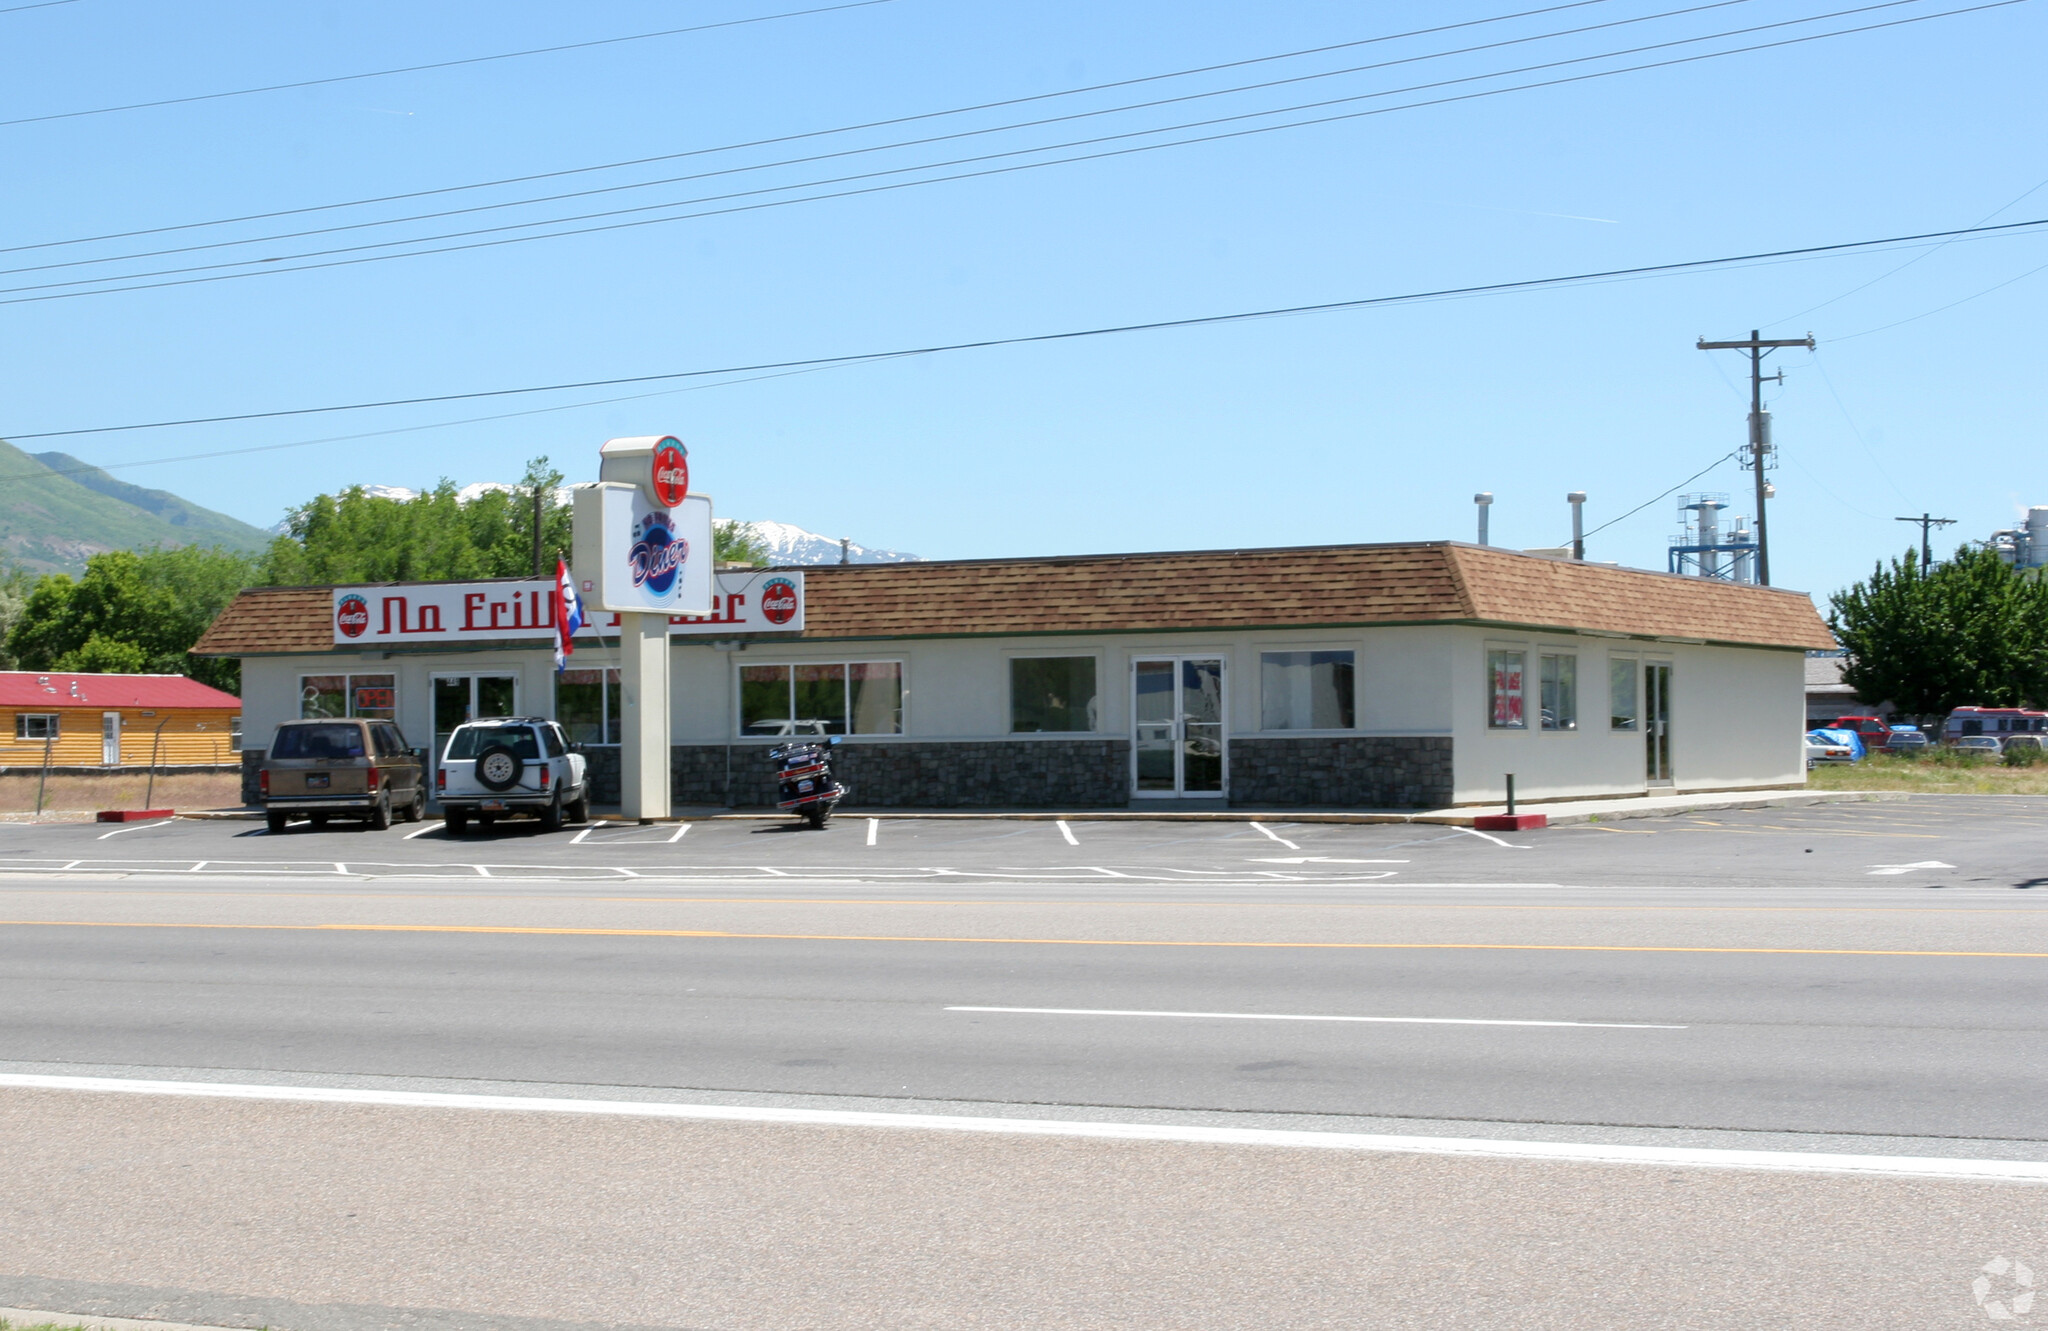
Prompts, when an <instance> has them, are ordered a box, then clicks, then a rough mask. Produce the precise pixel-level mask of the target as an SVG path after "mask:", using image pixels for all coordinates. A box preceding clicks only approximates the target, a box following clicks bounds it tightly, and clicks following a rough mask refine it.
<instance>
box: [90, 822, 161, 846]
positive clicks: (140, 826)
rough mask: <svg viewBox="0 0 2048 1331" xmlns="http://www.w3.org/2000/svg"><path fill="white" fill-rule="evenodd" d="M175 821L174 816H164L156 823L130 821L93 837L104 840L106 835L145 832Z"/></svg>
mask: <svg viewBox="0 0 2048 1331" xmlns="http://www.w3.org/2000/svg"><path fill="white" fill-rule="evenodd" d="M176 821H177V819H175V818H166V819H164V820H163V821H162V822H156V823H130V824H128V826H126V827H117V828H115V829H114V830H113V831H111V832H102V833H100V834H99V836H98V837H97V838H95V839H96V840H99V841H105V840H106V839H107V838H108V837H110V836H119V835H121V834H122V833H123V832H147V831H148V830H149V829H150V828H152V827H169V826H170V825H171V824H172V823H174V822H176Z"/></svg>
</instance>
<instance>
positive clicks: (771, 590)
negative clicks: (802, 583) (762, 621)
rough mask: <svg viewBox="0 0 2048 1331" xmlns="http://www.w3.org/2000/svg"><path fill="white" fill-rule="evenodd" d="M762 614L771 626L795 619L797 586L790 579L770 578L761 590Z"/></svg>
mask: <svg viewBox="0 0 2048 1331" xmlns="http://www.w3.org/2000/svg"><path fill="white" fill-rule="evenodd" d="M761 614H762V615H763V616H765V617H766V618H767V620H768V622H769V623H770V624H787V623H788V622H789V621H790V620H792V619H795V618H796V584H795V583H793V582H791V581H790V580H789V579H788V578H770V579H769V580H768V581H767V583H766V584H765V585H763V586H762V588H761Z"/></svg>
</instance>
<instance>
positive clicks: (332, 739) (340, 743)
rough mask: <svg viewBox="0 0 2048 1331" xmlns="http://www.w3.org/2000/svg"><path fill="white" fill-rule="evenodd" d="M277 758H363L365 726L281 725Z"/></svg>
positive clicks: (274, 751) (272, 749)
mask: <svg viewBox="0 0 2048 1331" xmlns="http://www.w3.org/2000/svg"><path fill="white" fill-rule="evenodd" d="M270 756H271V757H273V758H360V757H362V756H363V728H362V727H361V726H351V725H320V726H279V727H278V728H277V742H276V743H274V744H272V745H271V747H270Z"/></svg>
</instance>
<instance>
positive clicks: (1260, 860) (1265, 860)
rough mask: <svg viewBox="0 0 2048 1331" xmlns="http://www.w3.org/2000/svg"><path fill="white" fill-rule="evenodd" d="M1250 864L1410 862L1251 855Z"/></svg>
mask: <svg viewBox="0 0 2048 1331" xmlns="http://www.w3.org/2000/svg"><path fill="white" fill-rule="evenodd" d="M1247 861H1248V862H1249V863H1252V864H1409V863H1412V862H1413V861H1410V860H1340V859H1335V858H1333V857H1331V856H1328V855H1252V856H1249V857H1247Z"/></svg>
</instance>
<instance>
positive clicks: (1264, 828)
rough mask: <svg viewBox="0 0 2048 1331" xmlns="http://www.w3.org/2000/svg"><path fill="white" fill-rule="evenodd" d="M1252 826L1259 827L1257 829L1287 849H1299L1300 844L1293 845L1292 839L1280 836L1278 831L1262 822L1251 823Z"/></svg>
mask: <svg viewBox="0 0 2048 1331" xmlns="http://www.w3.org/2000/svg"><path fill="white" fill-rule="evenodd" d="M1252 826H1253V827H1256V828H1257V829H1259V831H1261V832H1264V833H1265V834H1266V835H1267V836H1269V837H1271V838H1272V839H1273V840H1275V841H1277V842H1279V843H1280V844H1281V845H1283V846H1285V847H1287V849H1289V850H1300V849H1301V847H1300V846H1297V845H1295V844H1294V843H1293V842H1292V841H1289V840H1288V839H1287V838H1286V837H1284V836H1281V835H1280V834H1279V833H1278V832H1275V831H1274V830H1273V829H1272V828H1270V827H1268V826H1266V825H1265V824H1264V823H1253V824H1252Z"/></svg>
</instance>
